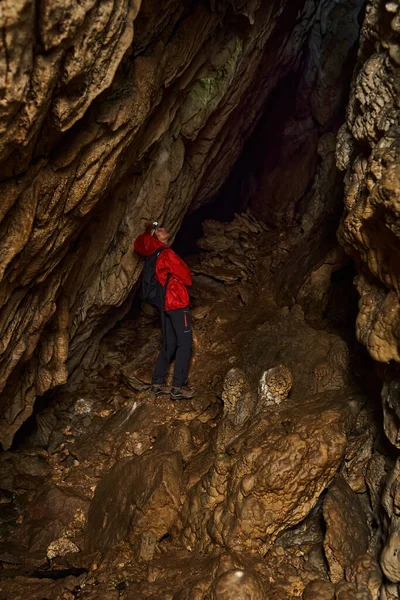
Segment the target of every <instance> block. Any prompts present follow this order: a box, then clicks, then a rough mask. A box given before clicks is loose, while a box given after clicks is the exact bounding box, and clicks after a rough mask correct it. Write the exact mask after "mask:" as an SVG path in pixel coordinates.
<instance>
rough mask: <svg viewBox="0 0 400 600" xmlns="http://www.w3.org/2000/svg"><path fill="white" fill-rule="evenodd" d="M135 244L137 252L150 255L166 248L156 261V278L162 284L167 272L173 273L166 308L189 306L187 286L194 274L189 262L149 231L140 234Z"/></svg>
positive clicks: (173, 308) (169, 283) (166, 297)
mask: <svg viewBox="0 0 400 600" xmlns="http://www.w3.org/2000/svg"><path fill="white" fill-rule="evenodd" d="M133 246H134V248H135V250H136V252H137V253H138V254H141V255H142V256H150V254H153V252H155V251H156V250H158V248H166V250H164V251H163V252H161V254H160V256H159V257H158V258H157V262H156V278H157V281H158V282H159V283H161V285H164V284H165V281H166V279H167V274H168V273H171V277H170V278H169V282H168V287H167V293H166V296H165V310H175V309H176V308H186V306H189V294H188V292H187V289H186V286H187V285H192V276H191V274H190V269H189V267H188V266H187V264H186V263H185V262H184V261H183V260H182V259H181V258H179V256H178V255H177V254H175V252H174V251H173V250H171V248H169V247H168V246H167V245H166V244H163V243H162V242H160V241H159V240H158V239H157V238H156V237H155V236H152V235H150V234H149V233H143V234H142V235H139V236H138V237H137V238H136V240H135V242H134V245H133Z"/></svg>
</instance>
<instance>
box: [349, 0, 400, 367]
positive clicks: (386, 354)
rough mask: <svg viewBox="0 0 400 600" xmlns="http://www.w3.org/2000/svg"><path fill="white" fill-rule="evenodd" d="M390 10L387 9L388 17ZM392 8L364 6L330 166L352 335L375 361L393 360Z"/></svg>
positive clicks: (395, 91) (395, 162)
mask: <svg viewBox="0 0 400 600" xmlns="http://www.w3.org/2000/svg"><path fill="white" fill-rule="evenodd" d="M393 10H394V11H395V12H394V13H393ZM397 11H398V7H397V6H395V5H394V4H392V3H390V2H387V3H380V2H378V1H377V0H370V2H369V3H368V7H367V10H366V14H365V20H364V23H363V26H362V31H361V41H360V50H359V54H358V65H357V68H356V70H355V72H354V76H353V82H352V87H351V93H350V101H349V106H348V109H347V118H346V122H345V124H344V125H343V127H342V128H341V130H340V133H339V136H338V144H337V163H338V166H339V168H341V169H343V170H345V171H346V174H345V186H346V188H345V211H344V214H343V217H342V222H341V225H340V229H339V241H340V242H341V244H342V245H343V246H344V248H345V250H346V251H347V252H348V253H349V254H350V255H351V256H352V257H353V258H354V259H355V261H356V264H357V270H358V271H359V272H360V275H359V277H358V280H357V289H358V291H359V294H360V303H359V315H358V318H357V325H356V332H357V337H358V339H359V340H360V341H361V342H362V343H363V344H364V345H365V346H366V347H367V349H368V351H369V352H370V354H371V356H372V357H373V358H374V359H375V360H377V361H380V362H387V361H390V360H391V359H394V360H396V361H399V360H400V352H399V333H398V332H399V322H400V321H399V319H400V315H399V302H398V299H399V294H398V289H399V286H398V278H399V269H398V263H397V261H396V260H395V258H394V257H395V256H396V255H397V254H398V251H399V247H400V245H399V244H400V242H399V239H400V238H399V235H400V231H399V217H400V213H399V203H398V187H399V156H400V155H399V150H400V145H399V139H398V127H399V124H400V121H399V111H398V97H399V92H400V89H399V81H398V78H397V76H396V73H397V71H398V65H399V63H398V56H399V48H400V46H399V42H398V37H397V28H398V25H397V20H398V16H397V15H398V12H397Z"/></svg>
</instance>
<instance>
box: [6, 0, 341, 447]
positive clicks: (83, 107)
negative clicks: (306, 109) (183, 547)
mask: <svg viewBox="0 0 400 600" xmlns="http://www.w3.org/2000/svg"><path fill="white" fill-rule="evenodd" d="M329 4H335V3H334V2H329V1H327V0H324V1H321V0H302V1H301V2H298V3H296V4H295V5H294V4H293V3H290V2H281V1H279V2H278V1H277V0H276V1H273V2H269V3H262V2H260V1H259V0H248V1H243V0H235V1H233V0H231V1H228V0H221V1H212V2H206V1H204V2H196V3H191V2H188V1H186V2H181V1H179V0H169V2H168V3H167V4H166V5H165V6H164V7H163V10H162V11H159V10H158V8H157V6H156V5H155V4H153V3H152V1H151V0H145V1H144V2H139V1H138V0H118V1H116V2H112V1H111V0H86V1H85V2H81V3H80V4H79V5H76V3H73V2H58V1H57V0H47V1H44V2H41V3H40V5H38V4H34V3H32V2H31V1H30V0H18V1H17V2H14V1H13V2H11V0H9V1H8V2H5V3H3V4H2V6H1V17H0V18H1V20H2V22H3V35H2V38H1V42H0V43H1V45H2V59H1V65H0V86H1V105H0V106H1V109H0V110H1V112H0V128H1V132H2V138H1V148H0V158H1V169H0V173H1V180H2V183H1V184H0V186H1V196H2V205H1V207H0V257H1V258H0V281H1V282H0V307H1V312H0V336H1V337H0V339H1V361H0V390H1V391H0V406H1V409H0V415H1V417H0V441H1V443H2V444H3V446H4V447H8V446H9V445H10V444H11V442H12V439H13V435H14V433H15V431H16V430H17V429H18V428H19V427H20V425H21V424H22V423H23V422H24V420H25V419H26V418H27V417H28V416H29V415H30V414H31V412H32V407H33V404H34V401H35V398H36V397H37V396H38V395H42V394H43V393H45V392H46V390H49V389H52V388H54V386H57V385H60V384H62V383H64V382H65V381H66V380H67V378H68V377H69V378H70V380H71V376H74V377H75V380H76V381H79V377H81V376H82V374H83V373H84V372H85V369H88V368H89V367H90V365H91V364H92V363H93V361H94V360H95V357H96V354H97V347H98V342H99V340H100V339H101V337H102V336H103V335H104V333H105V331H107V330H108V329H110V327H112V326H113V324H114V323H115V321H116V320H117V319H118V318H120V317H121V316H122V315H123V314H124V313H125V312H126V311H127V309H128V308H129V298H130V297H131V292H132V289H133V287H134V285H135V282H136V281H137V278H138V276H139V273H140V268H141V265H140V263H139V262H138V260H137V259H136V257H135V256H134V255H133V253H132V247H131V243H132V239H133V238H134V237H135V236H136V235H137V234H138V233H139V231H140V230H141V228H142V224H143V222H145V221H148V220H149V219H153V218H158V219H160V220H162V221H163V224H165V225H166V226H167V227H168V228H170V230H171V232H172V233H173V234H175V233H176V231H177V229H178V228H179V225H180V222H181V220H182V218H183V216H184V214H185V212H186V211H187V209H188V207H189V206H192V207H193V208H195V207H198V206H201V205H202V204H204V203H205V202H207V201H208V199H209V198H210V197H212V196H215V194H216V193H217V192H218V190H219V188H220V186H221V185H222V183H223V181H224V179H225V178H226V176H227V175H228V173H229V171H230V169H231V168H232V165H233V164H234V163H235V161H236V159H237V157H238V156H239V154H240V152H241V150H242V148H243V145H244V143H245V141H246V139H247V138H248V136H249V135H250V133H251V131H252V129H253V128H254V126H255V124H256V123H257V121H258V119H259V117H260V116H261V113H262V110H263V106H264V105H265V102H266V100H267V98H268V96H269V94H270V93H271V92H272V90H273V89H274V88H275V87H276V85H277V84H278V83H279V81H280V80H282V78H284V77H286V75H287V74H288V73H289V72H290V70H292V69H293V67H294V65H295V64H296V62H297V61H298V57H299V56H300V55H301V49H302V48H303V46H304V45H305V44H306V43H307V40H308V37H309V33H310V31H311V30H312V28H313V26H314V23H315V22H316V19H318V18H319V14H320V10H319V5H324V6H326V5H329Z"/></svg>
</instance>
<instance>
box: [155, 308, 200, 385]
mask: <svg viewBox="0 0 400 600" xmlns="http://www.w3.org/2000/svg"><path fill="white" fill-rule="evenodd" d="M163 330H164V331H163V337H164V340H163V347H162V349H161V351H160V354H159V355H158V358H157V361H156V366H155V368H154V373H153V379H152V383H156V384H161V383H165V378H166V376H167V373H168V366H169V363H170V362H171V360H172V358H173V356H174V354H175V353H176V356H175V367H174V378H173V380H172V385H173V386H174V387H182V386H183V385H185V384H186V382H187V378H188V371H189V361H190V357H191V354H192V341H193V336H192V326H191V322H190V314H189V308H188V307H187V308H177V309H176V310H166V311H165V325H164V327H163Z"/></svg>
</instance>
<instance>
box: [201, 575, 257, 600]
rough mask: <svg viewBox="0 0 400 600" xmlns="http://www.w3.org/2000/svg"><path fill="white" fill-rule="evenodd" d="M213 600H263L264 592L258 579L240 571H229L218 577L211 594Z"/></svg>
mask: <svg viewBox="0 0 400 600" xmlns="http://www.w3.org/2000/svg"><path fill="white" fill-rule="evenodd" d="M211 597H212V599H213V600H230V599H231V598H243V600H263V599H264V598H265V591H264V589H263V586H262V584H261V582H260V581H259V578H258V577H257V576H255V575H254V574H252V573H251V572H248V571H245V570H242V569H231V570H230V571H226V572H225V573H223V574H222V575H220V576H219V577H218V579H217V580H216V582H215V584H214V586H213V593H212V596H211Z"/></svg>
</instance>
